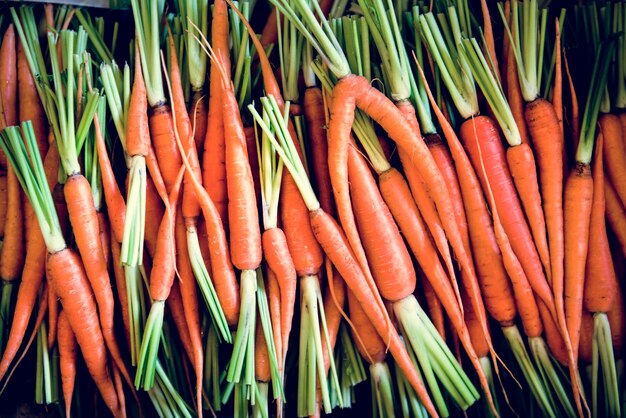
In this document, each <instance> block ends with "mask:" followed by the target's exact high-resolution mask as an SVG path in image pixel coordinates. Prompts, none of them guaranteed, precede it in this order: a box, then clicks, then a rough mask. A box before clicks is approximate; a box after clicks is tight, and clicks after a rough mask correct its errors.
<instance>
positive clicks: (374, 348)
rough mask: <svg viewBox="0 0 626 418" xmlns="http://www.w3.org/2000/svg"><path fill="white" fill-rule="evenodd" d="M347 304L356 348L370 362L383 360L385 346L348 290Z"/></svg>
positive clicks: (385, 353)
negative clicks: (356, 333) (356, 332)
mask: <svg viewBox="0 0 626 418" xmlns="http://www.w3.org/2000/svg"><path fill="white" fill-rule="evenodd" d="M348 306H349V307H350V321H352V324H353V325H354V327H353V328H352V336H353V339H354V341H355V343H356V348H357V350H359V353H361V356H363V358H364V359H365V360H367V361H368V363H370V364H374V363H379V362H381V361H384V360H385V357H386V356H387V347H386V345H385V343H384V342H383V340H382V339H381V338H380V336H379V335H378V333H377V332H376V328H374V326H373V325H372V323H371V322H370V320H369V318H368V317H367V315H366V314H365V312H364V311H363V308H362V307H361V306H360V305H359V302H358V300H357V299H356V297H355V296H354V295H353V294H352V292H350V291H348ZM355 330H357V331H358V337H357V336H356V335H355ZM355 337H356V338H355Z"/></svg>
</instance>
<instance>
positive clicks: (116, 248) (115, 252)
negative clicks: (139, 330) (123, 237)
mask: <svg viewBox="0 0 626 418" xmlns="http://www.w3.org/2000/svg"><path fill="white" fill-rule="evenodd" d="M112 229H113V227H111V230H112ZM111 233H113V232H112V231H111ZM120 251H121V248H120V243H119V242H117V241H116V240H111V259H112V260H113V274H114V277H115V289H116V290H117V298H118V299H119V301H120V311H121V313H122V323H123V324H124V337H125V339H126V343H127V346H128V347H130V316H129V315H130V314H129V308H128V294H127V293H126V276H125V275H124V269H123V268H122V262H121V261H120Z"/></svg>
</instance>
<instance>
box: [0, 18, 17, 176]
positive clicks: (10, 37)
mask: <svg viewBox="0 0 626 418" xmlns="http://www.w3.org/2000/svg"><path fill="white" fill-rule="evenodd" d="M15 48H16V46H15V29H14V27H13V24H12V23H11V24H9V26H8V27H7V29H6V31H5V32H4V36H3V37H2V46H0V61H1V62H2V65H1V66H0V99H1V100H2V109H3V113H4V126H13V125H15V124H17V111H18V108H17V65H16V61H17V58H16V49H15ZM0 125H1V124H0ZM4 126H3V127H4ZM0 168H2V169H6V168H7V157H6V155H4V154H3V153H0Z"/></svg>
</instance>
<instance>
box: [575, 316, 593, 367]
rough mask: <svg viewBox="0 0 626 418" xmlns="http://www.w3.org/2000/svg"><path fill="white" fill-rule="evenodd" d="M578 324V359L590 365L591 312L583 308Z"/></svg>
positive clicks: (591, 340)
mask: <svg viewBox="0 0 626 418" xmlns="http://www.w3.org/2000/svg"><path fill="white" fill-rule="evenodd" d="M581 318H582V319H581V322H580V344H579V346H578V353H579V354H578V358H579V359H580V361H582V362H583V363H585V364H591V362H592V360H593V354H592V351H593V349H592V347H591V346H592V344H593V316H592V315H591V312H589V311H588V310H586V309H584V308H583V313H582V317H581Z"/></svg>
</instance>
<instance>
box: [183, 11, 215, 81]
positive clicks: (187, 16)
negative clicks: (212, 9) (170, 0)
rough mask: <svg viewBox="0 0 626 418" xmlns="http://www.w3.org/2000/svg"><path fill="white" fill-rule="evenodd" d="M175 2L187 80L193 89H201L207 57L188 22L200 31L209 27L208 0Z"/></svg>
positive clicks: (204, 30) (203, 31) (205, 31)
mask: <svg viewBox="0 0 626 418" xmlns="http://www.w3.org/2000/svg"><path fill="white" fill-rule="evenodd" d="M176 4H177V6H178V11H179V12H180V17H181V19H180V20H181V24H182V26H183V38H184V42H185V48H186V61H187V70H188V74H189V81H190V83H191V86H192V88H193V90H194V91H201V90H202V89H203V87H204V81H205V79H206V66H207V61H206V58H207V57H206V54H204V53H203V52H202V48H201V47H200V45H199V44H198V42H196V40H195V39H194V38H193V35H192V32H191V31H190V30H189V23H190V22H192V23H193V24H194V25H195V26H196V27H197V28H198V29H200V30H201V31H202V33H204V34H206V33H207V31H208V27H209V17H208V16H209V2H208V0H177V1H176ZM181 63H182V61H181Z"/></svg>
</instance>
